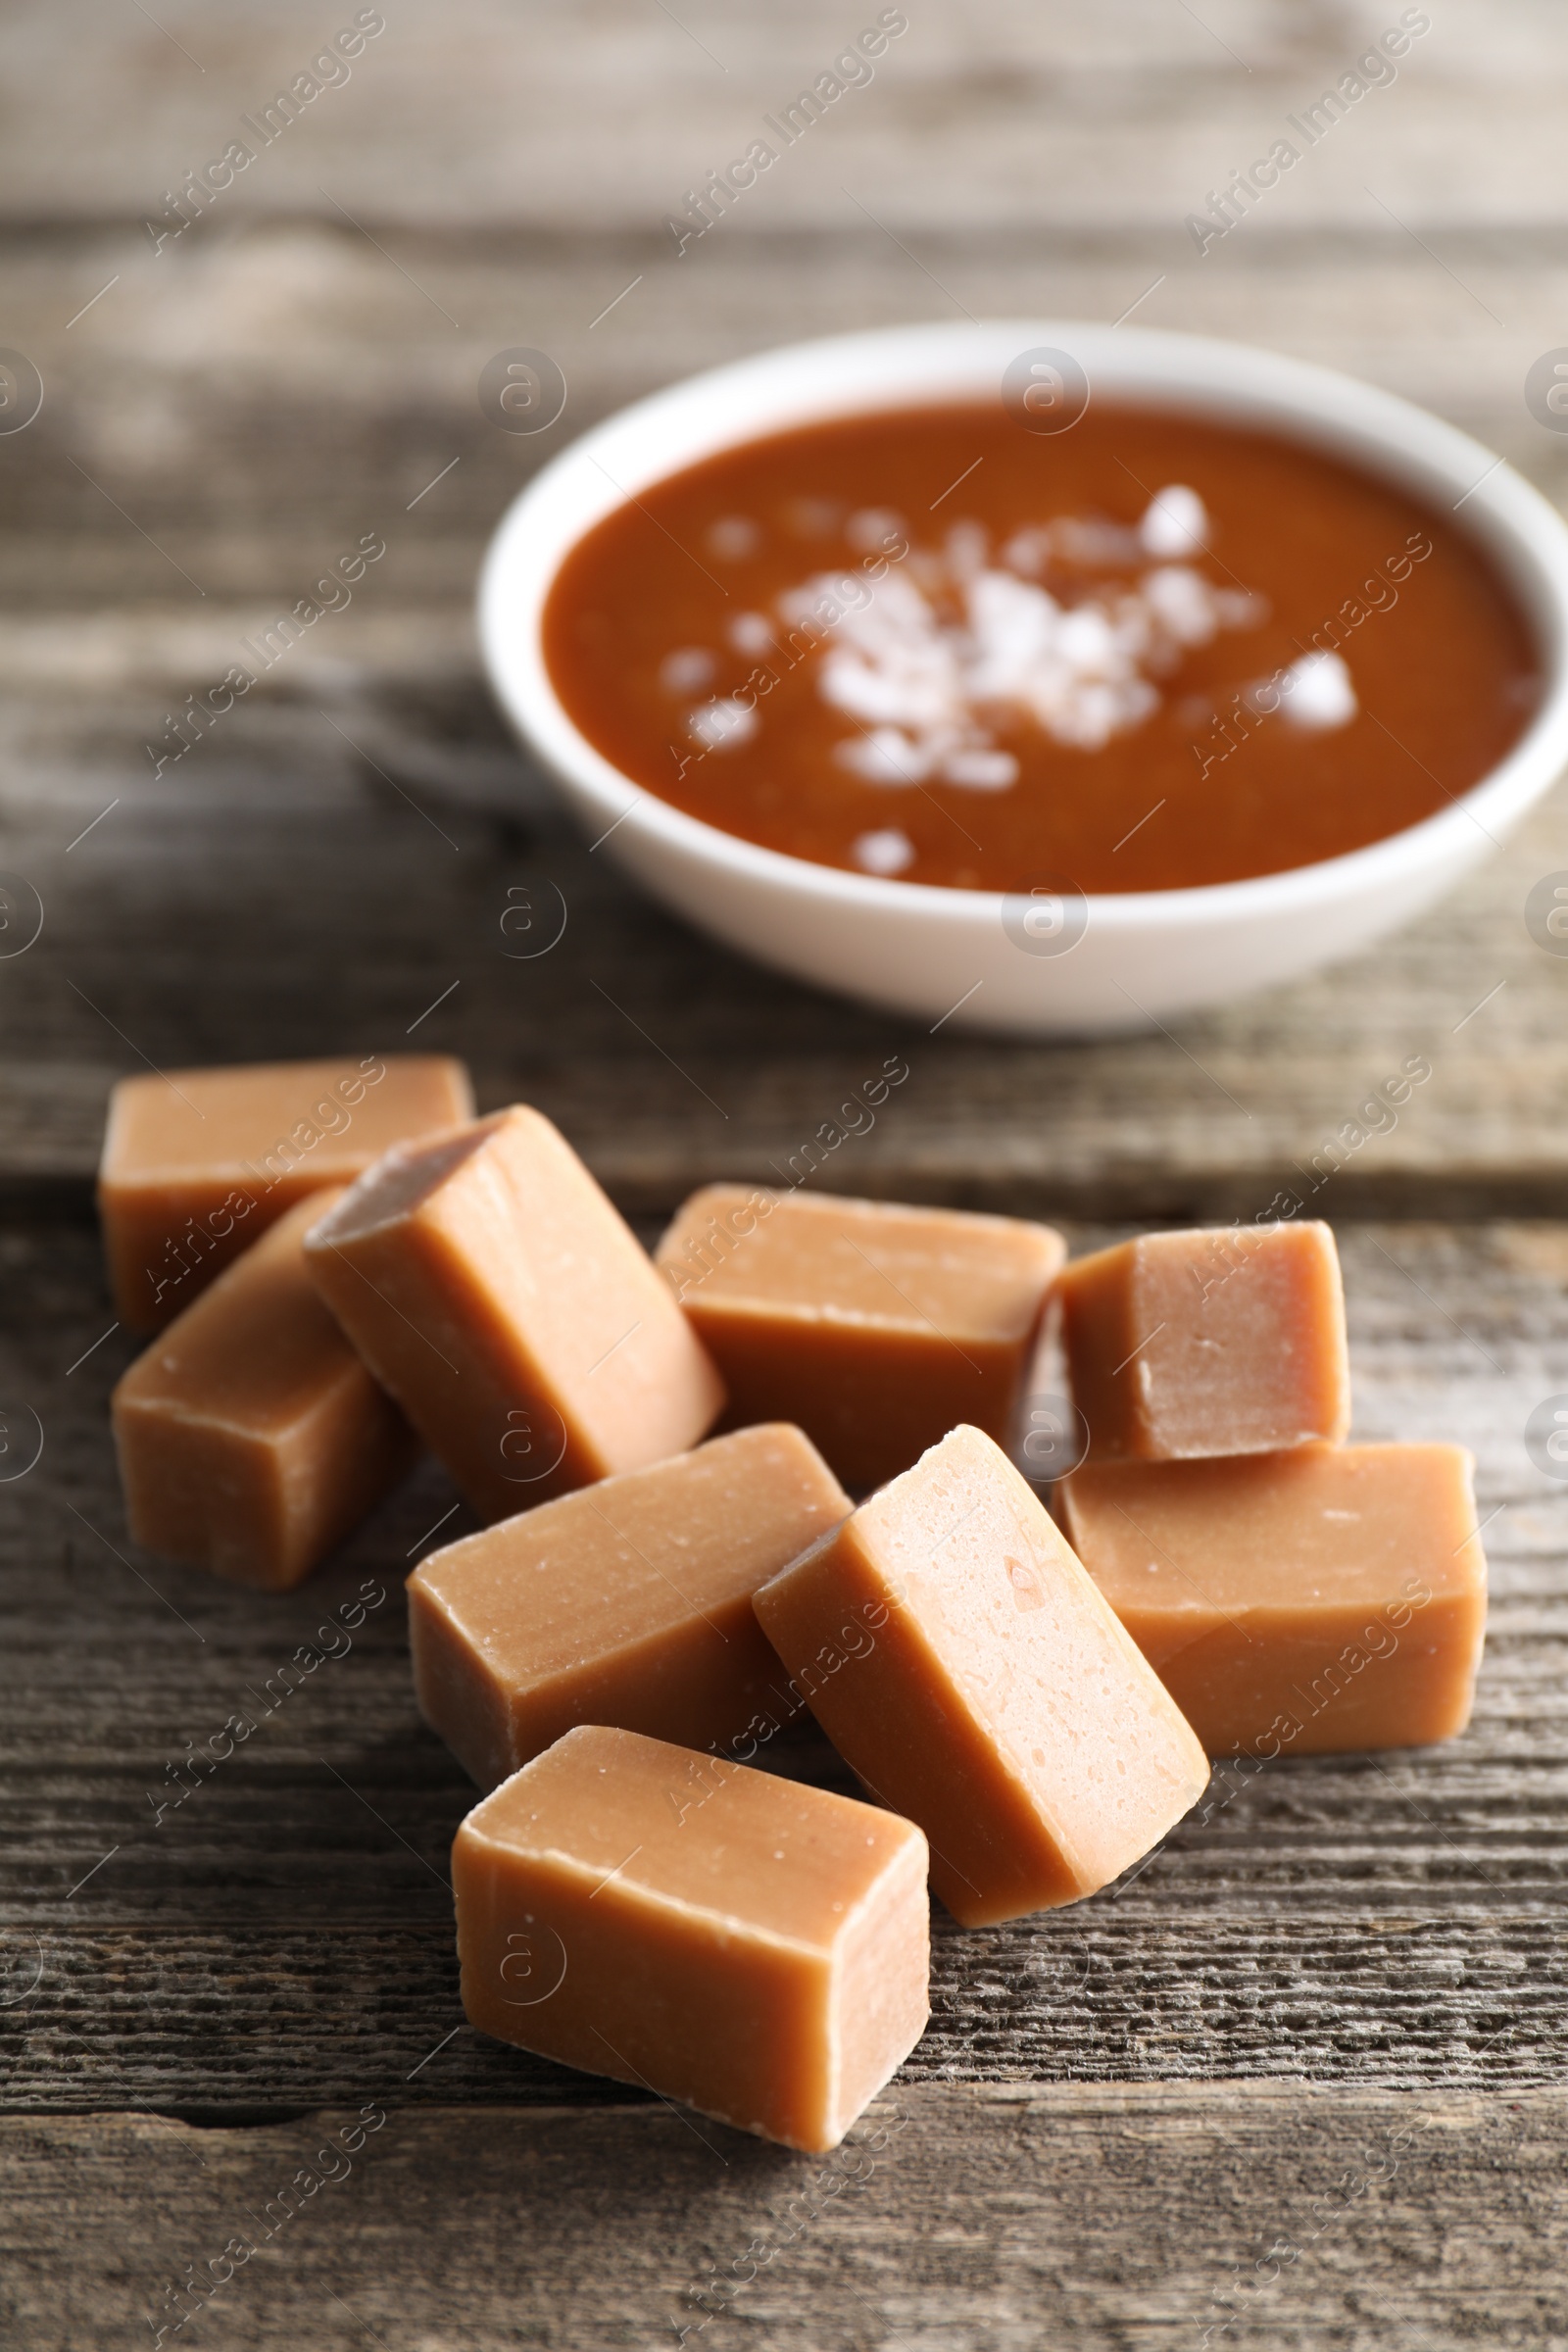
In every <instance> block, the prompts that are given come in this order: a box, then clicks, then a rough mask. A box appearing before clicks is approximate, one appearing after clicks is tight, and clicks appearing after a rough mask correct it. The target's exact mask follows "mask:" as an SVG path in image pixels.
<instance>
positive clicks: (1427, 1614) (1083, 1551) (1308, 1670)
mask: <svg viewBox="0 0 1568 2352" xmlns="http://www.w3.org/2000/svg"><path fill="white" fill-rule="evenodd" d="M1471 1470H1472V1463H1471V1457H1470V1455H1469V1454H1468V1453H1466V1452H1465V1450H1464V1448H1463V1447H1462V1446H1293V1447H1292V1449H1291V1450H1290V1451H1289V1452H1288V1453H1267V1454H1252V1455H1250V1456H1247V1457H1245V1458H1242V1459H1238V1460H1234V1461H1211V1462H1105V1463H1103V1464H1091V1465H1089V1466H1087V1467H1086V1468H1084V1469H1082V1470H1079V1471H1077V1472H1075V1473H1074V1475H1073V1476H1072V1477H1071V1478H1069V1479H1067V1480H1066V1481H1064V1483H1063V1485H1062V1487H1061V1488H1060V1490H1059V1504H1060V1508H1061V1511H1062V1515H1063V1518H1064V1521H1065V1524H1066V1528H1067V1532H1068V1535H1069V1537H1070V1539H1071V1541H1072V1544H1073V1547H1074V1549H1075V1550H1076V1551H1077V1553H1078V1556H1079V1558H1080V1559H1081V1560H1082V1561H1083V1563H1084V1565H1085V1567H1086V1568H1087V1569H1088V1570H1089V1572H1090V1574H1091V1576H1093V1578H1094V1580H1095V1582H1096V1584H1097V1585H1099V1587H1100V1589H1101V1591H1102V1592H1103V1593H1104V1595H1105V1598H1106V1599H1107V1600H1108V1601H1109V1602H1110V1605H1111V1607H1112V1608H1113V1609H1114V1610H1115V1612H1116V1614H1117V1616H1118V1617H1119V1618H1120V1619H1121V1621H1122V1623H1123V1625H1125V1627H1126V1628H1127V1631H1128V1632H1129V1633H1130V1634H1131V1635H1132V1638H1133V1640H1134V1641H1135V1642H1137V1644H1138V1646H1139V1648H1140V1649H1141V1650H1142V1651H1143V1653H1144V1655H1145V1657H1146V1658H1147V1659H1148V1660H1149V1662H1150V1664H1151V1665H1152V1667H1153V1669H1154V1671H1155V1673H1156V1674H1157V1675H1158V1676H1159V1678H1160V1680H1161V1681H1162V1682H1163V1684H1164V1685H1165V1688H1166V1690H1167V1691H1169V1692H1170V1694H1171V1696H1172V1698H1174V1699H1175V1701H1176V1704H1177V1705H1178V1706H1179V1707H1180V1708H1181V1710H1182V1713H1183V1714H1184V1715H1185V1716H1186V1717H1187V1719H1188V1721H1189V1722H1190V1723H1191V1724H1192V1726H1193V1729H1194V1730H1195V1731H1196V1732H1197V1734H1198V1737H1199V1738H1200V1740H1202V1742H1203V1745H1204V1746H1205V1747H1206V1748H1207V1750H1208V1752H1209V1754H1210V1755H1211V1756H1228V1755H1249V1756H1263V1757H1272V1756H1281V1755H1286V1756H1304V1755H1315V1754H1323V1753H1329V1752H1335V1751H1338V1750H1341V1749H1347V1748H1369V1747H1419V1746H1424V1745H1426V1744H1427V1742H1428V1741H1431V1740H1451V1739H1453V1737H1454V1736H1455V1734H1456V1733H1459V1732H1462V1731H1463V1730H1464V1727H1465V1725H1466V1724H1467V1723H1468V1722H1469V1720H1470V1702H1471V1698H1472V1695H1473V1693H1474V1690H1475V1678H1476V1668H1477V1666H1478V1665H1479V1664H1480V1660H1481V1643H1482V1637H1483V1634H1484V1632H1485V1628H1486V1617H1487V1563H1486V1557H1485V1554H1484V1553H1483V1551H1482V1548H1481V1544H1480V1539H1479V1537H1478V1536H1477V1533H1476V1507H1475V1497H1474V1495H1473V1493H1472V1491H1471Z"/></svg>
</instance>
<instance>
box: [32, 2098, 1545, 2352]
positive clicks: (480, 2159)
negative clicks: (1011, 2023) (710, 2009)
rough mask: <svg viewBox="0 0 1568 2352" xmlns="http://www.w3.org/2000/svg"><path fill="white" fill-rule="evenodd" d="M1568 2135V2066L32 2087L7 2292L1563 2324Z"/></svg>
mask: <svg viewBox="0 0 1568 2352" xmlns="http://www.w3.org/2000/svg"><path fill="white" fill-rule="evenodd" d="M367 2106H368V2109H369V2115H368V2117H365V2118H364V2121H362V2120H361V2119H362V2117H364V2110H365V2108H366V2107H367ZM377 2116H379V2117H380V2118H381V2119H382V2120H381V2121H380V2123H379V2124H375V2123H374V2121H373V2119H374V2118H375V2117H377ZM366 2123H370V2124H371V2125H372V2127H373V2128H372V2129H370V2130H368V2131H367V2130H366V2129H365V2124H366ZM345 2133H346V2134H347V2140H346V2142H345V2136H344V2135H345ZM350 2151H352V2153H351V2152H350ZM1565 2152H1568V2105H1565V2096H1564V2093H1563V2091H1562V2090H1561V2089H1560V2088H1558V2089H1551V2090H1537V2091H1521V2092H1519V2093H1517V2094H1515V2095H1514V2096H1512V2097H1510V2098H1508V2099H1507V2100H1501V2099H1483V2098H1478V2097H1476V2096H1474V2095H1471V2094H1466V2093H1463V2092H1430V2091H1429V2092H1426V2093H1424V2094H1422V2095H1421V2096H1420V2097H1419V2098H1411V2097H1400V2096H1397V2095H1393V2094H1389V2093H1378V2092H1347V2091H1343V2090H1340V2091H1333V2092H1317V2093H1313V2092H1311V2091H1308V2090H1305V2089H1303V2088H1301V2087H1299V2086H1296V2085H1291V2086H1286V2085H1279V2086H1274V2087H1269V2088H1266V2089H1265V2088H1260V2087H1259V2086H1257V2085H1253V2084H1246V2085H1243V2084H1231V2083H1223V2084H1214V2085H1196V2084H1179V2083H1168V2084H1161V2085H1158V2086H1148V2087H1133V2086H1127V2087H1104V2088H1093V2089H1091V2088H1085V2087H1081V2086H1072V2087H1063V2088H1043V2087H1038V2086H1036V2087H1027V2088H1026V2087H1021V2086H1020V2087H1018V2088H1010V2089H989V2090H975V2089H962V2088H956V2087H941V2086H936V2085H916V2086H907V2087H906V2086H900V2087H899V2088H897V2089H896V2090H895V2091H894V2092H892V2093H889V2094H887V2095H886V2096H884V2098H882V2099H881V2100H879V2101H878V2102H877V2104H876V2106H875V2107H874V2108H873V2109H872V2110H871V2111H870V2113H869V2114H868V2115H867V2116H866V2117H865V2118H863V2119H862V2121H861V2123H860V2125H859V2126H858V2127H857V2130H856V2131H855V2133H854V2134H853V2135H852V2139H851V2141H850V2142H848V2143H846V2145H845V2146H844V2147H843V2148H841V2149H840V2150H839V2151H838V2152H837V2154H836V2155H835V2156H834V2157H832V2158H829V2159H826V2160H823V2159H819V2158H809V2157H808V2158H803V2157H796V2156H792V2155H790V2154H789V2153H788V2152H787V2151H786V2150H784V2149H781V2148H769V2147H766V2146H764V2145H763V2144H761V2143H760V2141H757V2140H751V2139H746V2138H745V2137H743V2135H742V2134H740V2133H739V2132H734V2131H725V2130H724V2129H723V2128H722V2127H720V2126H717V2125H711V2124H706V2123H705V2124H702V2125H701V2126H700V2127H699V2126H695V2125H692V2124H689V2123H688V2121H687V2119H686V2118H684V2117H683V2116H679V2115H677V2114H676V2113H675V2112H674V2111H673V2110H671V2109H668V2108H662V2107H657V2106H654V2105H652V2104H649V2105H645V2106H642V2107H637V2108H627V2107H624V2106H620V2107H611V2108H608V2109H604V2110H601V2111H600V2112H599V2113H597V2114H594V2115H591V2116H589V2115H582V2114H575V2113H569V2112H563V2111H561V2110H560V2109H551V2108H543V2109H539V2108H536V2109H532V2110H519V2109H515V2108H513V2109H507V2108H500V2109H492V2110H490V2111H489V2112H487V2113H485V2114H482V2115H476V2114H474V2113H473V2112H472V2111H471V2110H468V2109H462V2108H453V2107H435V2108H427V2109H425V2110H422V2111H420V2112H417V2113H415V2112H410V2111H408V2110H404V2111H402V2112H391V2111H389V2110H388V2109H387V2108H385V2107H384V2106H382V2105H380V2104H378V2103H377V2102H376V2100H375V2097H374V2093H373V2092H372V2093H371V2094H370V2095H369V2097H368V2099H367V2100H365V2101H359V2100H356V2102H355V2103H354V2104H353V2105H352V2106H350V2107H347V2108H342V2109H337V2110H333V2111H327V2112H323V2113H319V2114H315V2115H310V2116H305V2117H301V2118H297V2119H292V2120H289V2121H287V2122H281V2123H278V2124H276V2125H273V2126H271V2127H270V2128H263V2129H253V2130H249V2131H234V2130H221V2129H219V2130H201V2131H191V2130H188V2129H186V2128H184V2127H182V2126H180V2125H178V2124H175V2123H171V2122H169V2121H167V2120H163V2119H160V2118H157V2117H154V2116H150V2115H128V2116H122V2117H88V2118H81V2119H74V2120H59V2119H51V2120H44V2119H37V2120H29V2121H25V2122H24V2121H20V2120H16V2119H12V2120H8V2121H5V2122H3V2123H0V2248H3V2250H4V2257H5V2260H4V2277H5V2284H4V2285H3V2286H0V2311H4V2310H5V2309H6V2307H7V2305H9V2331H8V2335H7V2340H8V2342H13V2343H19V2344H25V2346H26V2347H27V2352H79V2347H80V2346H82V2345H83V2344H87V2343H90V2344H92V2345H93V2346H94V2347H95V2348H101V2352H119V2348H120V2347H122V2346H131V2345H146V2344H148V2343H154V2342H160V2341H161V2342H164V2343H168V2344H179V2343H183V2342H187V2341H190V2342H195V2343H198V2344H202V2343H207V2344H221V2345H222V2346H223V2348H224V2352H251V2347H258V2346H272V2345H288V2346H291V2347H299V2346H309V2347H311V2352H318V2348H319V2352H338V2347H343V2348H344V2352H348V2347H351V2346H355V2345H365V2344H368V2343H375V2344H380V2345H384V2346H387V2347H390V2348H394V2352H405V2348H407V2352H416V2348H417V2352H502V2348H503V2347H514V2346H518V2345H524V2344H527V2345H538V2346H544V2347H560V2348H561V2352H582V2348H583V2347H587V2346H594V2347H597V2346H600V2345H623V2346H628V2347H648V2348H650V2352H652V2347H655V2346H668V2345H671V2344H679V2343H682V2342H684V2343H686V2344H688V2345H690V2344H694V2343H702V2344H704V2345H707V2346H710V2347H711V2348H712V2352H726V2347H728V2346H730V2345H733V2344H739V2343H743V2342H763V2343H766V2344H768V2345H770V2346H772V2345H777V2346H780V2347H784V2348H785V2352H862V2348H863V2347H870V2346H877V2347H883V2346H885V2347H887V2352H907V2348H908V2347H911V2346H926V2345H933V2346H935V2345H942V2346H956V2347H959V2348H960V2352H978V2347H980V2346H991V2347H996V2348H997V2352H1033V2348H1034V2347H1035V2346H1038V2345H1042V2344H1070V2345H1074V2346H1082V2347H1085V2348H1086V2352H1087V2348H1093V2352H1125V2348H1126V2347H1128V2346H1130V2345H1138V2346H1146V2347H1159V2348H1168V2352H1195V2348H1197V2347H1209V2346H1219V2345H1227V2344H1235V2345H1248V2346H1255V2347H1257V2352H1276V2348H1278V2352H1285V2348H1287V2347H1288V2348H1290V2352H1296V2348H1298V2347H1306V2346H1319V2345H1323V2344H1347V2345H1355V2346H1357V2347H1374V2346H1391V2347H1393V2346H1399V2347H1402V2348H1403V2352H1411V2348H1413V2347H1420V2348H1421V2352H1449V2348H1450V2347H1454V2348H1457V2347H1460V2346H1468V2345H1473V2344H1479V2343H1486V2344H1493V2345H1506V2346H1512V2345H1526V2344H1543V2343H1550V2342H1556V2341H1558V2340H1560V2338H1561V2335H1562V2332H1563V2330H1564V2327H1565V2326H1568V2295H1565V2289H1564V2284H1563V2272H1564V2255H1565V2242H1564V2240H1565V2222H1568V2214H1565V2200H1564V2193H1563V2187H1562V2167H1563V2161H1564V2155H1565ZM313 2184H314V2185H313ZM435 2248H439V2249H440V2252H439V2256H438V2257H436V2256H434V2255H433V2253H432V2249H435ZM215 2261H216V2263H217V2265H218V2268H217V2271H216V2274H215V2272H214V2271H213V2269H212V2268H211V2266H212V2265H213V2264H214V2262H215ZM236 2262H237V2264H238V2267H237V2268H235V2267H234V2266H235V2264H236ZM193 2275H196V2276H199V2277H201V2278H204V2279H206V2280H207V2281H208V2282H209V2291H210V2293H211V2300H210V2304H209V2305H208V2306H207V2307H206V2308H203V2307H202V2302H201V2298H199V2297H198V2296H197V2295H196V2294H195V2293H193V2292H191V2291H190V2280H191V2278H192V2276H193ZM225 2276H226V2283H224V2284H222V2285H221V2286H219V2287H217V2291H216V2292H212V2291H211V2290H212V2287H213V2285H214V2283H215V2281H216V2280H221V2279H224V2278H225ZM181 2289H183V2290H184V2291H183V2292H181V2291H180V2290H181ZM182 2315H190V2316H189V2317H188V2319H187V2320H186V2324H185V2326H184V2327H181V2328H179V2329H178V2331H177V2332H176V2331H175V2324H176V2322H178V2321H179V2320H180V2319H181V2317H182ZM160 2326H162V2327H165V2328H166V2329H168V2330H169V2332H168V2333H167V2334H166V2335H165V2336H164V2337H162V2338H160V2337H159V2336H158V2334H157V2329H158V2327H160ZM683 2331H684V2332H683Z"/></svg>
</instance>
